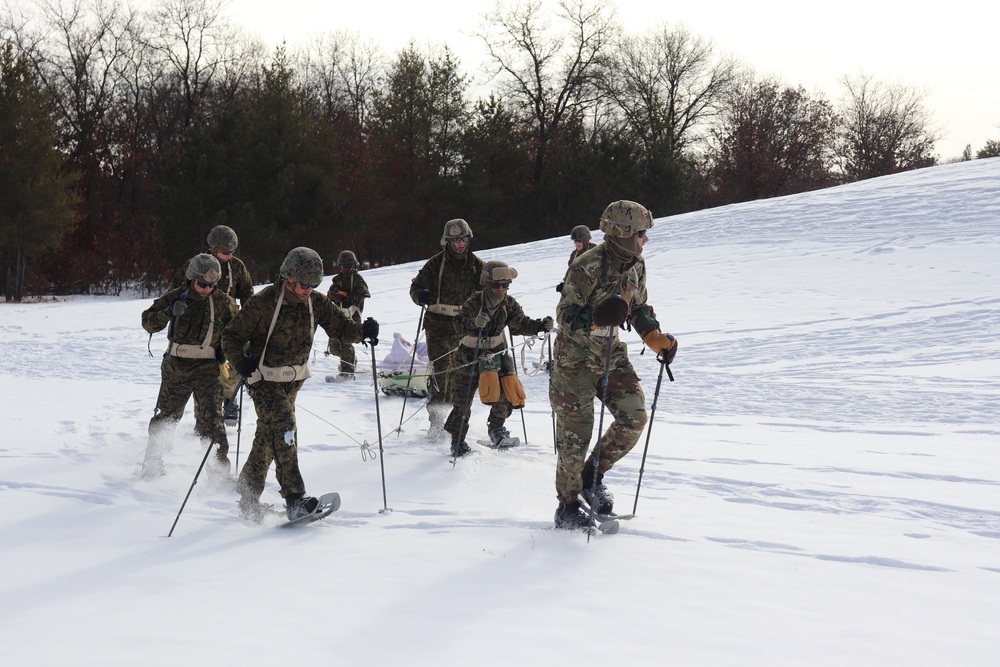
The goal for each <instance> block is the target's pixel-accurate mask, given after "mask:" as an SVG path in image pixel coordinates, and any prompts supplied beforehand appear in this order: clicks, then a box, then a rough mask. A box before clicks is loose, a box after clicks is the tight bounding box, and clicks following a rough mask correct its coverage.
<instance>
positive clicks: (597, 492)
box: [580, 465, 615, 514]
mask: <svg viewBox="0 0 1000 667" xmlns="http://www.w3.org/2000/svg"><path fill="white" fill-rule="evenodd" d="M595 482H596V483H595ZM580 495H582V496H583V499H584V500H586V501H587V504H588V505H590V506H591V507H592V508H593V510H594V511H595V512H596V513H598V514H611V513H612V512H614V511H615V497H614V495H612V493H611V492H610V491H608V487H606V486H604V475H600V474H599V475H597V479H596V480H595V479H594V466H592V465H587V466H586V467H584V469H583V490H582V491H581V492H580Z"/></svg>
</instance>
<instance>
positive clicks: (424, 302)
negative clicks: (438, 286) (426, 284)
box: [417, 289, 431, 306]
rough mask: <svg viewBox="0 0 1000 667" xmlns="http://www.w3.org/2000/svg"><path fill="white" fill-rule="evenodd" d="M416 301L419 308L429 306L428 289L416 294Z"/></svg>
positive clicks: (429, 296)
mask: <svg viewBox="0 0 1000 667" xmlns="http://www.w3.org/2000/svg"><path fill="white" fill-rule="evenodd" d="M417 301H419V302H420V305H421V306H429V305H431V291H430V290H429V289H425V290H420V292H419V293H418V294H417Z"/></svg>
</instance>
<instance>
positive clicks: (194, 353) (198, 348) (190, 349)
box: [167, 343, 215, 359]
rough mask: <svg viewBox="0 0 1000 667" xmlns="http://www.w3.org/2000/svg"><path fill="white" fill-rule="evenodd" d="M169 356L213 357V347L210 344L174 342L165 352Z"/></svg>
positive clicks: (185, 357)
mask: <svg viewBox="0 0 1000 667" xmlns="http://www.w3.org/2000/svg"><path fill="white" fill-rule="evenodd" d="M167 354H169V355H170V356H171V357H179V358H180V359H215V348H214V347H212V346H211V345H185V344H183V343H174V344H173V345H171V346H170V350H169V351H168V352H167Z"/></svg>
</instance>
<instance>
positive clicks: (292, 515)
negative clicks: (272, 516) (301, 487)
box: [285, 493, 319, 521]
mask: <svg viewBox="0 0 1000 667" xmlns="http://www.w3.org/2000/svg"><path fill="white" fill-rule="evenodd" d="M317 507H319V498H314V497H313V496H307V495H305V494H302V493H290V494H288V496H287V497H286V498H285V513H286V514H287V515H288V520H289V521H291V520H293V519H301V518H302V517H304V516H309V515H310V514H312V513H313V512H315V511H316V508H317Z"/></svg>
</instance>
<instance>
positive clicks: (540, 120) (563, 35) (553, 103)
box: [477, 0, 618, 183]
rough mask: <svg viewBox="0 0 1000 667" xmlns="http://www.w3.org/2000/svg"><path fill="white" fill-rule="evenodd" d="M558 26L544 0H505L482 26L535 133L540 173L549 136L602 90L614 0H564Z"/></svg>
mask: <svg viewBox="0 0 1000 667" xmlns="http://www.w3.org/2000/svg"><path fill="white" fill-rule="evenodd" d="M558 7H559V9H558V11H557V12H556V18H557V19H559V20H560V21H561V23H562V25H563V26H564V27H563V28H562V30H558V31H557V30H555V29H554V28H553V27H552V25H551V24H550V23H549V21H548V20H547V18H546V14H545V13H544V12H543V9H542V2H541V0H515V1H514V2H511V3H505V2H503V0H498V1H497V4H496V5H495V6H494V9H493V10H492V11H491V12H489V13H488V14H487V15H486V16H485V17H484V26H483V27H482V28H481V29H480V31H479V32H478V33H477V34H478V36H479V37H480V38H481V39H482V40H483V42H484V43H485V44H486V49H487V52H488V54H489V59H490V62H491V63H492V65H493V67H494V68H495V69H494V76H498V77H499V80H500V84H499V91H500V93H501V95H502V96H503V97H505V98H506V99H509V100H511V101H512V102H514V104H515V105H516V106H517V107H518V108H522V109H524V113H525V115H526V121H527V122H528V123H529V124H530V127H531V129H532V134H533V140H534V141H533V150H534V173H533V181H534V182H535V183H538V182H540V181H541V179H542V175H543V173H544V171H545V164H546V159H547V154H548V149H549V142H550V141H551V140H552V139H553V138H554V137H555V136H557V134H558V132H559V130H560V128H561V126H562V124H563V123H564V122H565V121H566V120H567V119H568V118H570V117H572V116H574V115H579V116H582V115H584V114H586V113H587V112H588V111H590V110H592V109H593V108H594V106H595V103H596V100H597V99H598V98H599V96H600V94H601V93H600V89H599V87H598V85H597V77H598V75H599V73H600V70H601V68H602V67H604V66H605V64H606V62H607V55H608V54H607V51H608V48H609V46H610V45H611V43H612V40H613V39H614V38H615V37H616V36H617V34H618V24H617V21H616V19H615V13H614V9H613V6H612V4H611V2H610V0H594V1H590V0H560V2H558Z"/></svg>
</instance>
